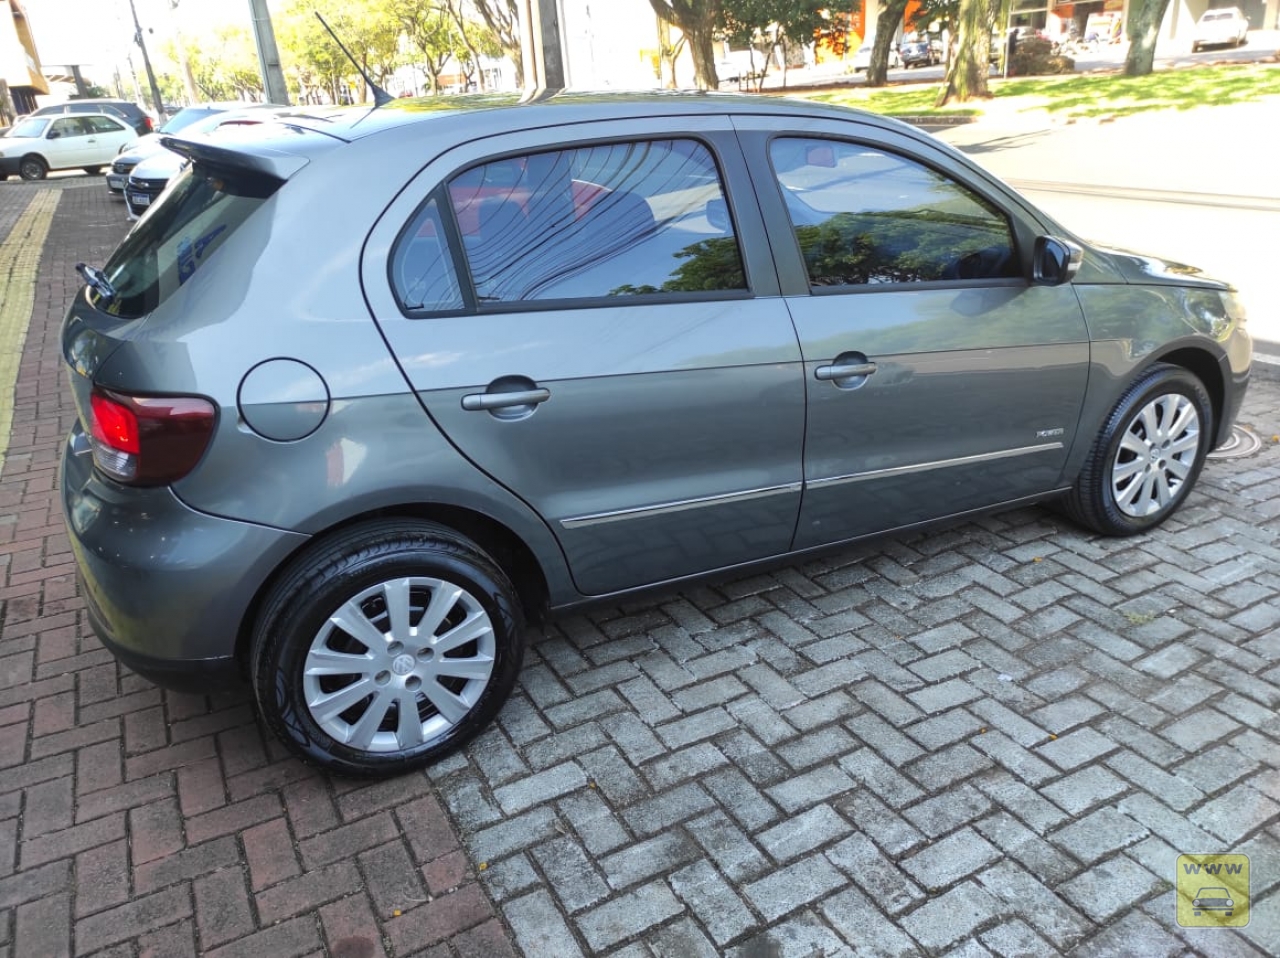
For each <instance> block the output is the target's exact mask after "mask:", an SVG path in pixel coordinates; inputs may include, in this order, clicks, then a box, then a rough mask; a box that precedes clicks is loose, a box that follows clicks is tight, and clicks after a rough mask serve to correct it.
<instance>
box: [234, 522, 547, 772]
mask: <svg viewBox="0 0 1280 958" xmlns="http://www.w3.org/2000/svg"><path fill="white" fill-rule="evenodd" d="M523 649H524V619H523V615H522V613H521V608H520V603H519V601H518V598H517V596H516V592H515V589H514V587H513V586H512V585H511V581H510V580H509V579H508V578H507V576H506V574H505V573H503V571H502V570H501V569H500V568H499V567H498V566H497V564H496V563H494V562H493V560H492V559H490V558H489V557H488V556H487V555H486V554H485V553H484V552H483V551H482V550H481V549H480V548H479V547H478V546H477V545H475V543H473V542H471V541H470V540H468V539H465V538H463V537H462V536H460V535H458V534H457V533H455V532H453V531H451V530H449V529H447V528H445V527H443V526H438V525H435V524H433V523H428V522H419V521H381V522H375V523H369V524H365V525H361V526H358V527H354V528H352V529H350V530H347V531H345V532H343V533H341V534H339V535H337V536H335V537H334V538H333V539H331V540H329V541H328V542H326V543H325V544H323V545H322V546H321V547H319V548H318V549H316V550H314V551H312V552H311V553H310V554H307V555H305V556H304V557H303V558H302V559H301V560H300V561H299V562H297V563H296V564H295V565H294V566H293V567H292V568H291V569H290V570H289V571H288V572H287V573H286V574H285V575H284V576H283V577H282V578H281V579H280V580H279V581H278V582H277V583H276V585H275V586H274V587H273V588H272V589H271V591H270V594H269V595H268V596H267V598H266V600H265V601H264V603H263V606H262V613H261V615H260V616H259V618H258V623H257V627H256V629H255V634H254V637H253V647H252V658H251V663H250V670H251V673H252V679H253V683H254V691H255V694H256V697H257V702H258V707H259V710H260V711H261V713H262V716H263V718H264V720H265V721H266V724H267V725H268V726H269V727H270V728H271V730H272V731H273V732H274V733H275V734H276V735H278V736H279V737H280V738H281V740H282V741H283V742H284V743H285V744H286V745H287V746H288V747H289V748H290V749H291V750H292V751H294V752H295V753H296V754H297V755H299V756H300V757H301V758H303V759H304V760H306V761H308V762H311V763H313V764H316V765H320V766H323V767H324V768H327V769H329V770H331V771H334V772H337V773H340V774H345V775H357V776H369V775H397V774H400V773H402V772H407V771H410V770H412V769H416V768H420V767H421V766H424V765H427V764H429V763H431V762H433V761H436V760H437V759H440V758H443V757H444V756H445V755H448V754H449V753H451V752H453V751H454V750H456V749H457V748H459V747H461V746H462V745H463V744H465V743H466V742H467V741H468V740H470V739H471V738H472V737H473V736H474V735H476V734H477V733H478V732H480V731H481V730H482V729H483V728H484V727H485V726H486V725H488V723H489V722H490V721H491V720H492V719H493V717H494V716H495V715H496V714H497V712H498V709H499V708H501V706H502V704H503V702H504V701H506V699H507V696H508V695H509V694H510V692H511V689H512V687H513V686H514V684H515V680H516V676H517V674H518V672H519V669H520V660H521V657H522V654H523Z"/></svg>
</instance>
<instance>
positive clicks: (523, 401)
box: [462, 389, 551, 412]
mask: <svg viewBox="0 0 1280 958" xmlns="http://www.w3.org/2000/svg"><path fill="white" fill-rule="evenodd" d="M550 398H551V390H550V389H522V390H520V391H519V392H502V393H472V394H471V395H469V396H463V397H462V408H463V409H465V410H467V412H479V411H482V410H485V409H507V408H509V407H511V406H536V405H538V404H539V403H544V402H546V401H547V400H548V399H550Z"/></svg>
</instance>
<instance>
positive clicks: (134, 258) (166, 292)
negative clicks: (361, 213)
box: [89, 167, 280, 319]
mask: <svg viewBox="0 0 1280 958" xmlns="http://www.w3.org/2000/svg"><path fill="white" fill-rule="evenodd" d="M279 187H280V181H278V180H275V179H272V178H269V177H265V176H260V175H247V174H243V173H231V172H226V171H216V170H206V169H203V168H201V167H197V168H195V169H192V168H191V167H188V168H187V169H186V170H184V171H183V172H182V173H180V174H178V175H177V176H176V177H174V179H173V181H172V183H171V185H170V188H169V192H168V193H166V194H165V195H164V197H163V198H162V199H161V200H160V202H159V203H158V204H157V205H156V206H154V207H152V209H151V210H150V211H149V212H148V213H147V215H146V216H144V217H143V218H142V220H140V221H139V223H138V225H137V226H136V227H134V229H133V231H132V232H131V233H129V235H128V236H126V237H125V240H124V242H123V243H121V244H120V246H118V247H117V248H116V251H115V253H113V254H112V256H111V259H109V260H108V261H107V265H106V267H105V268H104V270H103V271H104V272H105V273H106V277H107V280H108V282H109V283H110V284H111V286H112V288H113V289H114V291H115V295H114V296H103V295H101V294H100V293H98V292H96V291H94V290H90V292H89V297H90V302H92V303H93V305H94V306H96V307H97V308H98V309H100V310H103V311H104V312H107V313H110V314H111V315H112V316H121V317H124V318H129V319H132V318H135V317H138V316H143V315H146V314H147V313H149V312H151V311H152V310H154V309H155V308H156V307H157V306H159V305H160V304H161V303H162V302H164V301H165V299H167V298H168V297H169V296H171V295H172V294H173V293H174V291H175V290H177V289H178V288H179V287H181V286H182V284H183V283H185V282H187V281H188V280H189V279H191V277H192V276H193V275H194V274H195V273H196V271H197V270H198V269H199V268H200V267H201V266H202V265H203V264H204V263H205V262H206V261H207V260H208V259H209V257H210V256H211V255H212V254H213V253H214V251H215V250H217V249H218V247H220V246H221V245H222V244H223V243H225V242H226V241H227V240H228V239H229V238H230V237H231V236H232V235H233V234H234V233H235V231H236V230H237V229H238V228H239V227H240V225H241V224H242V223H244V221H245V220H246V219H248V218H249V216H250V214H252V213H253V211H254V210H256V209H257V208H258V207H259V206H261V205H262V204H263V202H265V200H266V199H267V198H268V197H269V196H271V194H272V193H274V192H275V191H276V190H277V189H278V188H279Z"/></svg>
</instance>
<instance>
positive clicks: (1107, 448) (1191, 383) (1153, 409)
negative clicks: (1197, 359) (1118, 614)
mask: <svg viewBox="0 0 1280 958" xmlns="http://www.w3.org/2000/svg"><path fill="white" fill-rule="evenodd" d="M1212 436H1213V406H1212V403H1211V402H1210V400H1209V395H1208V393H1207V392H1206V391H1205V388H1204V386H1203V384H1202V383H1201V382H1200V380H1199V379H1197V378H1196V377H1195V376H1194V375H1192V374H1191V373H1190V372H1188V371H1187V370H1185V369H1182V368H1181V367H1177V366H1169V365H1165V364H1158V365H1156V366H1153V367H1151V369H1149V370H1147V372H1145V373H1144V374H1143V375H1142V376H1141V377H1139V378H1138V380H1137V381H1136V382H1134V383H1133V385H1131V386H1130V387H1129V389H1128V390H1127V391H1126V392H1125V394H1124V395H1123V396H1122V397H1121V398H1120V401H1119V402H1118V403H1117V404H1116V406H1115V408H1114V409H1113V410H1112V412H1111V415H1110V416H1108V417H1107V420H1106V423H1105V424H1104V425H1103V428H1102V431H1101V432H1100V433H1099V435H1098V437H1097V439H1096V440H1095V441H1094V444H1093V448H1092V450H1091V451H1090V453H1089V458H1088V459H1087V460H1086V462H1085V466H1084V469H1083V470H1082V471H1081V473H1080V478H1079V479H1078V481H1077V482H1076V485H1075V488H1074V489H1073V490H1072V491H1071V493H1069V494H1068V496H1067V499H1066V508H1067V512H1068V513H1069V514H1070V515H1071V517H1072V518H1073V519H1075V520H1076V521H1077V522H1080V523H1081V524H1082V525H1085V526H1088V527H1089V528H1091V529H1093V530H1095V531H1097V532H1100V533H1102V534H1103V535H1112V536H1125V535H1133V534H1135V533H1138V532H1144V531H1146V530H1147V529H1151V528H1153V527H1155V526H1157V525H1159V524H1160V523H1161V522H1164V520H1165V519H1167V518H1169V516H1171V515H1173V513H1174V512H1175V511H1177V509H1178V507H1179V506H1181V505H1182V503H1183V502H1184V501H1185V500H1186V498H1187V496H1188V495H1189V494H1190V492H1191V490H1192V488H1193V487H1194V486H1195V483H1196V479H1197V478H1199V475H1200V470H1201V469H1202V468H1203V467H1204V462H1205V457H1206V456H1207V455H1208V453H1209V451H1210V449H1211V448H1212Z"/></svg>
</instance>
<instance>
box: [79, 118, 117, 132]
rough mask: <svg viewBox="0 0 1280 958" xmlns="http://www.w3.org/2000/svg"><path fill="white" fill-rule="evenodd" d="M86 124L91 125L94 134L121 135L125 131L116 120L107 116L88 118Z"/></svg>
mask: <svg viewBox="0 0 1280 958" xmlns="http://www.w3.org/2000/svg"><path fill="white" fill-rule="evenodd" d="M84 122H85V123H88V124H89V126H90V127H91V128H92V130H93V132H94V133H119V132H120V131H121V130H123V129H124V127H123V126H121V125H120V124H119V123H117V122H116V121H115V120H112V119H110V118H109V117H105V116H87V117H85V118H84Z"/></svg>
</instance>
